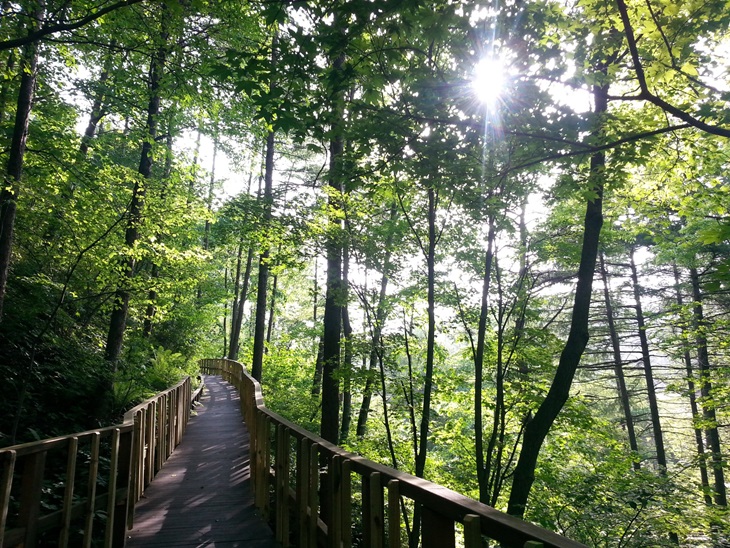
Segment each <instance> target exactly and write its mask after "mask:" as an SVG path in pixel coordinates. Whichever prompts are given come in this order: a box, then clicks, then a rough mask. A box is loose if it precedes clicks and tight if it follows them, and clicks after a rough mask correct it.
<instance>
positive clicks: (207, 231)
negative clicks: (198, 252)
mask: <svg viewBox="0 0 730 548" xmlns="http://www.w3.org/2000/svg"><path fill="white" fill-rule="evenodd" d="M213 131H214V132H215V134H214V135H213V161H212V163H211V167H210V183H209V184H208V197H207V199H206V200H205V202H206V205H207V208H208V218H207V219H205V232H204V234H203V249H204V250H206V251H208V249H209V248H210V216H211V215H212V214H213V198H214V197H215V168H216V163H217V160H218V121H217V120H216V122H215V128H214V130H213Z"/></svg>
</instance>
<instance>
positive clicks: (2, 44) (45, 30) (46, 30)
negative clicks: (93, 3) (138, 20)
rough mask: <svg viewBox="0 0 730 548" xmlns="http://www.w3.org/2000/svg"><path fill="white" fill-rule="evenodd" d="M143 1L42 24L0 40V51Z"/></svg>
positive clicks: (123, 0)
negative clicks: (16, 36)
mask: <svg viewBox="0 0 730 548" xmlns="http://www.w3.org/2000/svg"><path fill="white" fill-rule="evenodd" d="M144 1H145V0H121V1H120V2H117V3H115V4H112V5H110V6H107V7H105V8H102V9H100V10H99V11H96V12H94V13H90V14H89V15H87V16H86V17H82V18H81V19H76V20H75V21H70V22H68V23H56V24H55V25H44V26H42V27H41V28H40V29H38V30H37V31H35V32H31V33H29V34H28V35H27V36H23V37H22V38H13V39H11V40H3V41H0V51H4V50H8V49H13V48H18V47H20V46H25V45H26V44H30V43H32V42H37V41H38V40H40V39H41V38H43V37H44V36H48V35H49V34H56V33H57V32H63V31H68V30H75V29H78V28H80V27H83V26H84V25H87V24H89V23H91V22H92V21H95V20H97V19H99V18H100V17H103V16H105V15H106V14H107V13H111V12H112V11H115V10H118V9H119V8H124V7H126V6H131V5H133V4H139V3H140V2H144Z"/></svg>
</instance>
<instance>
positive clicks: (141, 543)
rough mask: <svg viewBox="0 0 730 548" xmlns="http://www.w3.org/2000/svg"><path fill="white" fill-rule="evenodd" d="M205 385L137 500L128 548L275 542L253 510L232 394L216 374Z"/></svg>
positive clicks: (245, 441)
mask: <svg viewBox="0 0 730 548" xmlns="http://www.w3.org/2000/svg"><path fill="white" fill-rule="evenodd" d="M205 384H206V390H205V394H204V396H203V398H202V400H201V401H202V403H203V406H202V407H198V408H197V409H198V411H197V412H198V414H197V416H195V417H192V418H191V420H190V424H189V425H188V429H187V432H186V433H185V436H184V437H183V440H182V443H181V444H180V445H179V446H178V448H177V449H176V450H175V452H174V453H173V454H172V456H171V457H170V459H169V460H168V461H167V463H166V464H165V466H164V467H163V468H162V470H160V472H159V473H158V474H157V476H156V477H155V479H154V481H153V482H152V483H151V484H150V486H149V487H148V488H147V490H146V491H145V495H144V497H143V498H142V500H141V501H140V502H139V503H138V504H137V507H136V511H135V517H134V528H133V529H132V530H131V531H129V532H128V533H127V542H126V546H127V547H128V548H130V547H131V548H136V547H147V546H151V547H162V546H175V547H187V546H200V547H203V546H206V547H208V546H210V547H213V546H215V547H234V546H237V547H250V548H273V547H277V546H280V545H279V544H278V543H277V542H275V541H274V540H273V535H272V533H271V529H269V527H268V526H267V525H266V524H265V523H264V522H263V521H262V519H261V518H260V516H259V515H258V514H257V513H256V511H255V509H254V505H253V492H252V491H251V485H250V479H249V476H250V468H249V437H248V430H247V429H246V427H245V425H244V424H243V421H242V419H241V414H240V411H239V397H238V393H237V392H236V390H235V389H234V388H233V387H232V386H231V385H230V384H228V383H226V382H225V381H223V380H221V378H220V377H215V376H206V377H205Z"/></svg>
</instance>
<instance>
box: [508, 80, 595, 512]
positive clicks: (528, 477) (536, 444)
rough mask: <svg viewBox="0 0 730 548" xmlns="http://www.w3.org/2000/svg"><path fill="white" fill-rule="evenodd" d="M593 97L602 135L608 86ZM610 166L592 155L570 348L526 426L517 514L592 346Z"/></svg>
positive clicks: (513, 499) (514, 494) (512, 504)
mask: <svg viewBox="0 0 730 548" xmlns="http://www.w3.org/2000/svg"><path fill="white" fill-rule="evenodd" d="M593 98H594V102H595V114H596V116H597V118H598V120H599V121H598V127H597V128H596V130H595V131H594V135H595V137H596V138H597V139H600V138H601V133H602V127H601V126H602V123H603V122H602V120H601V119H602V117H603V116H604V114H605V113H606V111H607V109H608V86H607V85H606V86H593ZM605 167H606V156H605V154H604V153H603V152H597V153H595V154H593V155H592V156H591V166H590V182H591V190H592V191H593V192H595V198H593V199H589V200H588V203H587V204H586V215H585V220H584V227H583V243H582V246H581V256H580V265H579V267H578V283H577V285H576V288H575V300H574V303H573V315H572V318H571V322H570V331H569V333H568V340H567V341H566V342H565V347H564V348H563V351H562V353H561V354H560V361H559V362H558V368H557V371H556V372H555V377H554V378H553V382H552V384H551V385H550V389H549V390H548V393H547V395H546V396H545V399H544V400H543V401H542V403H541V404H540V407H539V408H538V409H537V412H536V413H535V416H534V417H532V419H531V420H529V422H528V423H527V424H526V426H525V434H524V437H523V439H522V449H521V451H520V456H519V458H518V460H517V465H516V466H515V470H514V475H513V479H512V490H511V492H510V497H509V503H508V506H507V512H508V513H509V514H511V515H513V516H518V517H522V516H523V515H524V513H525V507H526V505H527V499H528V497H529V495H530V490H531V489H532V484H533V482H534V481H535V467H536V466H537V457H538V455H539V454H540V449H541V448H542V444H543V442H544V441H545V438H546V437H547V435H548V432H549V431H550V428H551V427H552V425H553V423H554V422H555V419H556V418H557V416H558V414H559V413H560V411H561V409H562V408H563V406H564V405H565V402H566V401H567V400H568V396H569V394H570V387H571V385H572V383H573V377H574V376H575V372H576V369H577V368H578V364H579V363H580V359H581V356H582V355H583V351H584V350H585V347H586V345H587V344H588V337H589V333H588V316H589V312H590V306H591V292H592V290H593V274H594V272H595V269H596V258H597V256H598V240H599V237H600V234H601V227H602V226H603V178H604V173H603V172H604V169H605Z"/></svg>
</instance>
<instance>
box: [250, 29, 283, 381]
mask: <svg viewBox="0 0 730 548" xmlns="http://www.w3.org/2000/svg"><path fill="white" fill-rule="evenodd" d="M278 47H279V33H278V31H274V36H273V37H272V39H271V78H270V81H269V87H270V88H271V89H275V88H276V87H277V82H276V76H275V74H276V64H277V55H278V51H277V50H278ZM274 137H275V136H274V132H273V131H270V132H269V134H268V135H267V136H266V155H265V169H264V214H263V225H264V227H266V228H268V226H269V224H270V223H271V210H272V207H273V203H272V202H273V200H274V152H275V150H276V148H275V145H276V142H275V138H274ZM269 260H270V250H269V246H268V245H267V246H266V248H265V249H264V251H263V253H261V255H260V257H259V276H258V283H257V285H256V317H255V320H254V334H253V364H252V365H251V375H252V376H253V377H254V378H255V379H257V380H259V381H260V380H261V375H262V372H263V363H264V343H265V340H266V301H267V298H266V297H267V289H268V286H269Z"/></svg>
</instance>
